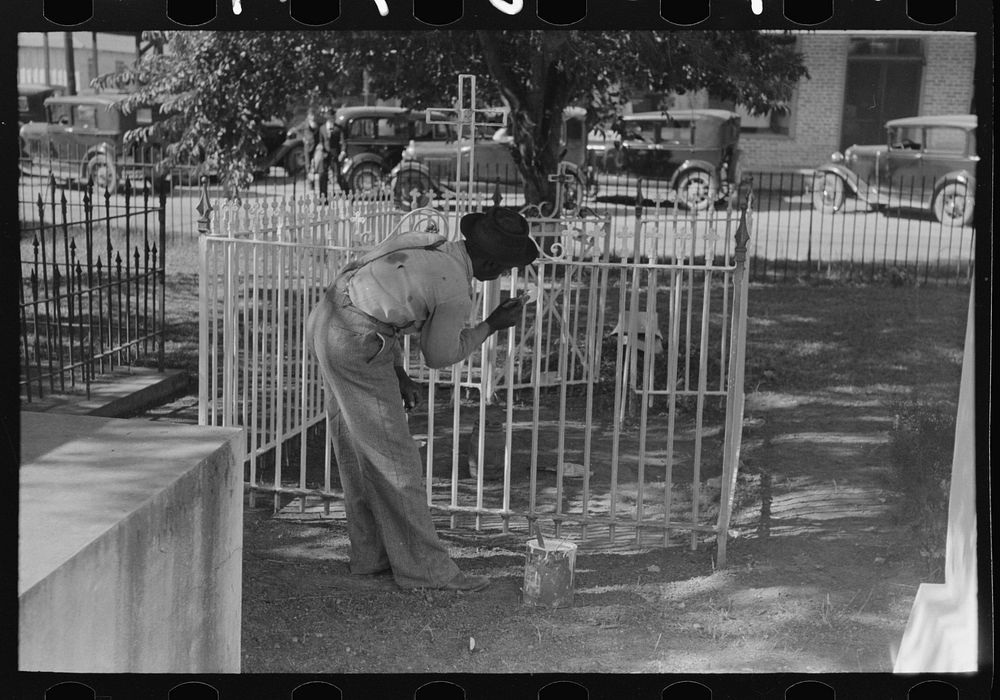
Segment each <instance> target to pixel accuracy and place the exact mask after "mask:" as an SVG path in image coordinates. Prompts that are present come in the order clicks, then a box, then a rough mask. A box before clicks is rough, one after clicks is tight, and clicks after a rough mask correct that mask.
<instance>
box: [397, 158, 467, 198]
mask: <svg viewBox="0 0 1000 700" xmlns="http://www.w3.org/2000/svg"><path fill="white" fill-rule="evenodd" d="M403 173H417V174H419V175H421V176H423V177H426V178H427V181H428V182H430V184H431V189H433V190H434V192H436V193H441V192H451V191H452V189H451V187H449V186H448V185H446V184H444V183H442V182H440V181H439V180H437V178H435V177H434V176H433V175H431V171H430V168H428V167H427V166H426V165H425V164H423V163H421V162H419V161H415V160H404V161H401V162H400V163H399V164H398V165H396V167H395V168H393V169H392V171H391V172H390V173H389V189H390V190H392V191H393V192H395V191H396V179H397V178H398V177H400V176H401V175H402V174H403Z"/></svg>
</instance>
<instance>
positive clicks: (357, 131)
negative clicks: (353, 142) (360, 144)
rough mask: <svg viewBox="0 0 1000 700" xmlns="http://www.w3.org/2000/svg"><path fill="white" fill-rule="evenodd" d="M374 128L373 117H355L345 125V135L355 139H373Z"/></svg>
mask: <svg viewBox="0 0 1000 700" xmlns="http://www.w3.org/2000/svg"><path fill="white" fill-rule="evenodd" d="M375 129H376V124H375V120H374V119H355V120H354V121H352V122H351V123H350V124H348V125H347V136H348V137H350V138H355V139H373V138H375V133H376V131H375Z"/></svg>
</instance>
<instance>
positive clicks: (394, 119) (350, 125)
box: [279, 106, 443, 191]
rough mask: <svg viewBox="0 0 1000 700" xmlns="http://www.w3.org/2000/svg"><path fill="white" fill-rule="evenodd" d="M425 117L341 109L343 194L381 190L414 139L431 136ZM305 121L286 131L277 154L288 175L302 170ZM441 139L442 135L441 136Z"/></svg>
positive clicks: (403, 111) (416, 113) (378, 109)
mask: <svg viewBox="0 0 1000 700" xmlns="http://www.w3.org/2000/svg"><path fill="white" fill-rule="evenodd" d="M426 116H427V113H426V111H424V110H411V109H407V108H405V107H384V106H377V107H342V108H340V109H338V110H337V111H336V113H335V115H334V123H335V124H337V125H338V126H339V127H340V129H341V135H340V148H341V150H340V156H339V158H338V163H337V182H338V184H339V185H340V187H341V188H342V189H343V190H345V191H352V190H358V191H364V190H370V189H374V188H378V187H381V186H382V184H383V182H384V181H385V180H386V178H387V177H388V175H389V173H390V172H391V171H392V169H393V167H394V166H395V165H396V164H397V163H399V161H400V159H401V158H402V153H403V149H404V148H406V145H407V144H408V143H409V142H410V141H411V140H413V139H423V138H427V137H429V136H433V134H434V133H435V132H434V130H433V129H429V128H428V126H429V125H428V124H427V118H426ZM304 131H305V121H304V120H303V121H302V122H301V123H300V124H298V125H296V126H295V127H293V128H291V129H289V130H288V132H287V135H286V138H285V141H284V143H283V144H282V145H281V150H280V151H279V153H280V155H281V157H282V158H283V159H284V161H285V163H286V165H285V169H286V170H287V171H288V172H289V173H290V174H298V173H301V172H303V171H304V170H305V167H306V156H305V146H304V142H303V139H302V134H303V133H304ZM440 135H441V137H442V138H443V134H440Z"/></svg>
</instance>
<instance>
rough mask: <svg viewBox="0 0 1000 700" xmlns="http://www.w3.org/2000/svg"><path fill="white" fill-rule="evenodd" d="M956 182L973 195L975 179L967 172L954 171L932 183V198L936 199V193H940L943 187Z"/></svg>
mask: <svg viewBox="0 0 1000 700" xmlns="http://www.w3.org/2000/svg"><path fill="white" fill-rule="evenodd" d="M956 182H957V183H959V184H962V185H965V186H966V187H967V188H968V189H969V190H970V191H971V192H972V193H973V194H975V191H976V177H975V176H974V175H972V174H971V173H970V172H969V171H968V170H956V171H954V172H950V173H947V174H945V175H942V176H941V177H939V178H938V179H937V180H936V181H935V182H934V196H935V197H936V196H937V193H938V192H940V191H941V189H942V188H944V187H945V185H950V184H952V183H956Z"/></svg>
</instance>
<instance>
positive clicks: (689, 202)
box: [677, 170, 717, 211]
mask: <svg viewBox="0 0 1000 700" xmlns="http://www.w3.org/2000/svg"><path fill="white" fill-rule="evenodd" d="M716 195H717V190H716V187H715V180H714V179H713V178H712V176H711V175H710V174H709V173H707V172H705V171H704V170H689V171H688V172H686V173H684V175H683V176H682V177H681V179H680V181H679V182H678V183H677V203H678V204H680V205H681V206H682V207H684V208H685V209H692V210H694V211H705V210H706V209H710V208H711V207H712V206H713V205H714V204H715V200H716Z"/></svg>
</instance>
